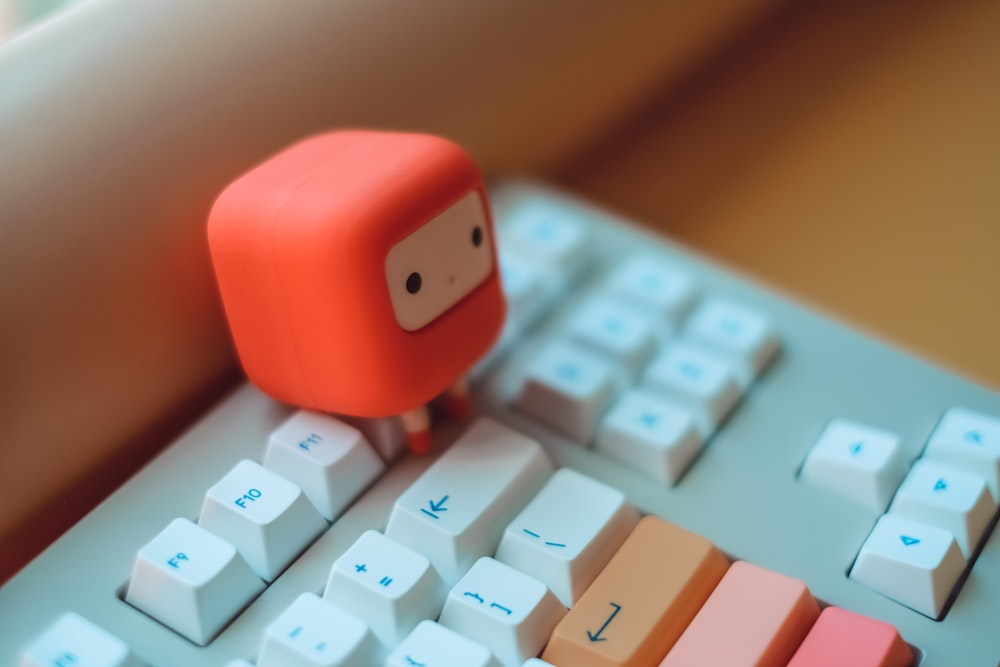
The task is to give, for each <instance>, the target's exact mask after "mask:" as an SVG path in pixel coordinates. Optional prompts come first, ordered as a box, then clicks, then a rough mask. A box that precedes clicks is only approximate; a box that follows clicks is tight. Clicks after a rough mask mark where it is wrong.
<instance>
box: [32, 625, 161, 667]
mask: <svg viewBox="0 0 1000 667" xmlns="http://www.w3.org/2000/svg"><path fill="white" fill-rule="evenodd" d="M142 664H143V663H141V662H140V661H139V659H138V658H137V657H136V656H135V655H134V654H133V653H132V651H130V650H129V647H128V646H127V645H126V644H125V642H123V641H122V640H121V639H119V638H118V637H115V636H114V635H112V634H111V633H110V632H108V631H107V630H105V629H104V628H101V627H99V626H98V625H95V624H94V623H91V622H90V621H88V620H87V619H85V618H84V617H82V616H80V615H79V614H76V613H74V612H66V613H65V614H63V615H62V616H60V617H59V618H57V619H56V620H55V622H54V623H52V625H50V626H49V627H48V628H47V629H46V630H45V631H44V632H43V633H42V634H41V635H39V636H38V637H36V638H35V639H34V640H33V641H32V642H31V643H30V644H28V646H27V647H25V649H24V651H23V652H22V653H21V658H20V661H19V662H18V667H141V665H142Z"/></svg>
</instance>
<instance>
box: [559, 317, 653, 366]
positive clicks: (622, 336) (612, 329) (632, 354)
mask: <svg viewBox="0 0 1000 667" xmlns="http://www.w3.org/2000/svg"><path fill="white" fill-rule="evenodd" d="M569 334H570V336H572V337H573V339H574V340H576V341H577V342H578V343H580V344H581V345H583V346H586V347H587V348H589V349H591V350H594V351H595V352H597V353H599V354H602V355H604V356H606V357H607V358H609V359H610V360H611V361H613V362H615V363H617V364H619V365H621V366H622V367H624V368H625V369H626V370H627V371H628V372H629V373H630V374H631V375H633V376H634V375H636V374H638V372H639V370H640V369H641V368H642V367H643V366H644V365H645V364H646V362H648V361H649V358H650V357H651V356H652V355H653V352H654V350H655V349H656V340H657V336H656V332H655V331H654V328H653V326H652V323H651V322H650V320H649V319H648V318H647V317H646V316H644V315H643V314H642V312H640V311H637V310H635V309H633V308H629V307H627V306H622V305H620V304H617V303H615V302H613V301H611V300H609V299H599V298H594V299H591V300H590V301H587V302H586V303H584V304H583V305H582V306H580V307H579V309H578V310H577V312H576V313H574V314H573V317H572V318H570V322H569Z"/></svg>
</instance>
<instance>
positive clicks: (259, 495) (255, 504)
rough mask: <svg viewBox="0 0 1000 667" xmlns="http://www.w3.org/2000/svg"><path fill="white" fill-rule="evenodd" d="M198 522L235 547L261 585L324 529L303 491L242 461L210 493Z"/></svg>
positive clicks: (256, 464)
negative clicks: (261, 582)
mask: <svg viewBox="0 0 1000 667" xmlns="http://www.w3.org/2000/svg"><path fill="white" fill-rule="evenodd" d="M198 523H199V525H201V526H202V527H203V528H205V529H206V530H209V531H211V532H213V533H215V534H216V535H218V536H219V537H221V538H223V539H224V540H226V541H228V542H230V543H231V544H232V545H233V546H235V547H236V548H237V550H239V552H240V553H241V554H242V555H243V557H244V558H246V560H247V563H249V564H250V567H251V568H253V571H254V572H256V573H257V576H259V577H260V578H261V579H264V580H265V581H271V580H272V579H274V578H275V577H276V576H278V574H279V573H280V572H281V571H282V570H284V569H285V567H286V566H287V565H288V564H289V563H291V562H292V560H293V559H294V558H295V557H296V556H297V555H298V554H299V553H301V552H302V550H303V549H305V548H306V547H307V546H308V545H309V543H310V542H312V541H313V539H314V538H315V537H316V536H317V535H319V534H320V533H321V532H322V531H323V530H325V529H326V527H327V523H326V522H325V521H324V520H323V517H321V516H320V515H319V512H318V511H317V510H316V508H315V507H314V506H313V505H312V503H310V502H309V500H308V499H307V498H306V496H305V494H303V493H302V489H300V488H299V487H298V486H296V485H295V484H293V483H292V482H289V481H288V480H287V479H285V478H284V477H282V476H280V475H278V474H277V473H275V472H272V471H270V470H268V469H267V468H265V467H263V466H262V465H260V464H259V463H255V462H254V461H248V460H246V459H244V460H243V461H240V462H239V463H237V464H236V466H235V467H234V468H233V469H232V470H230V471H229V472H228V473H227V474H226V476H225V477H223V478H222V479H221V480H220V481H219V482H217V483H216V484H215V485H213V486H212V488H210V489H209V490H208V493H207V494H205V502H204V503H203V504H202V506H201V516H200V518H199V519H198Z"/></svg>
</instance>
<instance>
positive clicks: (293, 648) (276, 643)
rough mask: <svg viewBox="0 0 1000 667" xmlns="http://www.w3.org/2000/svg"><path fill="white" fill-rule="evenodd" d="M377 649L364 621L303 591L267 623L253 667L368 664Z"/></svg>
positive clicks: (325, 666)
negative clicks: (255, 664)
mask: <svg viewBox="0 0 1000 667" xmlns="http://www.w3.org/2000/svg"><path fill="white" fill-rule="evenodd" d="M381 650H382V649H381V647H380V646H379V645H378V642H377V641H376V639H375V636H374V635H373V634H372V633H371V631H370V630H369V629H368V626H367V625H365V623H364V621H362V620H360V619H358V618H356V617H355V616H353V615H351V614H348V613H347V612H345V611H341V610H340V609H337V608H336V607H334V606H333V605H331V604H329V603H328V602H324V601H323V600H320V599H319V597H318V596H316V595H315V594H313V593H303V594H302V595H300V596H299V597H298V598H296V599H295V602H293V603H292V604H291V605H290V606H289V607H288V609H286V610H285V611H284V613H282V614H281V616H279V617H278V618H276V619H275V620H274V621H272V622H271V624H270V625H268V626H267V629H266V630H265V631H264V642H263V645H262V646H261V649H260V658H259V659H258V660H257V667H351V666H352V665H368V664H375V661H376V659H377V656H378V654H379V653H380V652H381Z"/></svg>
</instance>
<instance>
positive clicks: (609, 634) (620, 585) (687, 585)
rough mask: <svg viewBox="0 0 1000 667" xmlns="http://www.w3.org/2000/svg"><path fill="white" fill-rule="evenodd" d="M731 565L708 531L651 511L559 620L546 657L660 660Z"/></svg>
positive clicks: (612, 664) (602, 662)
mask: <svg viewBox="0 0 1000 667" xmlns="http://www.w3.org/2000/svg"><path fill="white" fill-rule="evenodd" d="M728 567H729V562H728V561H727V560H726V558H725V557H724V556H723V555H722V553H721V552H720V551H719V550H718V549H717V548H715V546H713V545H712V543H711V542H709V541H708V540H706V539H705V538H703V537H700V536H698V535H695V534H694V533H690V532H688V531H686V530H684V529H682V528H678V527H677V526H674V525H672V524H670V523H667V522H666V521H663V520H662V519H659V518H657V517H654V516H647V517H645V518H643V519H642V520H641V521H640V522H639V524H638V525H637V526H636V528H635V530H633V531H632V534H631V535H629V537H628V539H627V540H625V543H624V544H623V545H622V546H621V548H620V549H619V550H618V552H617V553H616V554H615V556H614V558H612V559H611V561H610V562H609V563H608V565H607V566H606V567H605V568H604V570H603V571H602V572H601V574H600V575H599V576H598V577H597V579H596V580H595V581H594V583H593V584H591V586H590V588H588V589H587V592H586V593H584V594H583V597H581V598H580V600H579V601H578V602H577V603H576V604H575V605H574V606H573V608H572V609H571V610H570V611H569V613H568V614H567V615H566V616H565V617H564V618H563V620H562V621H561V622H560V623H559V625H558V626H556V629H555V631H554V632H553V633H552V637H551V638H550V639H549V643H548V646H547V647H546V649H545V653H544V654H543V655H542V659H543V660H545V661H546V662H550V663H552V664H554V665H584V664H585V665H588V667H591V666H593V667H605V666H606V667H636V666H639V665H650V664H655V663H656V661H658V660H660V659H661V658H662V657H663V656H664V655H665V654H666V653H667V651H668V650H669V649H670V647H671V646H673V644H674V642H675V641H677V638H678V637H679V636H680V635H681V633H682V632H683V631H684V628H686V627H687V625H688V623H689V622H690V621H691V619H692V618H694V616H695V614H697V612H698V610H699V609H700V608H701V605H702V604H703V603H704V602H705V600H706V599H707V598H708V596H709V595H710V594H711V592H712V590H713V589H714V588H715V586H716V584H717V583H719V580H720V579H722V576H723V575H724V574H725V572H726V570H727V568H728Z"/></svg>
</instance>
